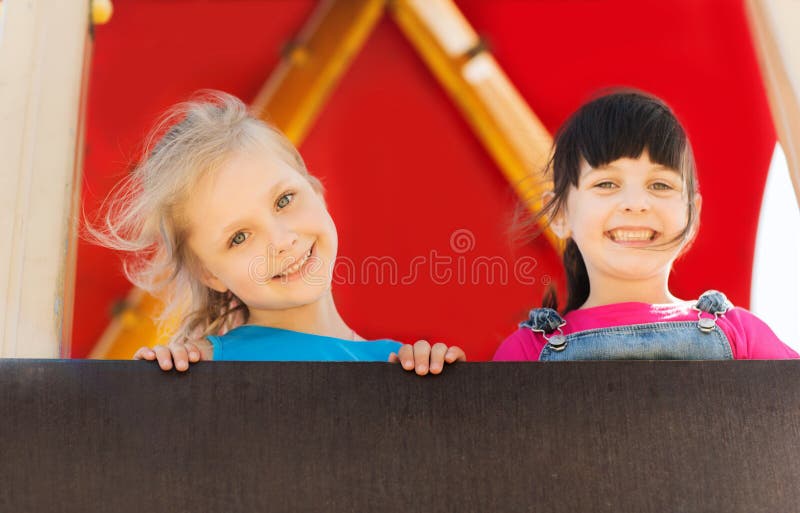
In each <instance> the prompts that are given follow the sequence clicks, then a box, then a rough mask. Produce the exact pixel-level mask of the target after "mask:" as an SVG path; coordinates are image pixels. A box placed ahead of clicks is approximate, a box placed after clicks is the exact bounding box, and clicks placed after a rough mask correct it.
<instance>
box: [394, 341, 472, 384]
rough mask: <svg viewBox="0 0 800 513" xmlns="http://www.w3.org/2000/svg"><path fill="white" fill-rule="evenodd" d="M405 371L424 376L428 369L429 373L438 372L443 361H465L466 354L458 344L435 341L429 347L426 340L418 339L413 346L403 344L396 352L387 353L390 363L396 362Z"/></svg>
mask: <svg viewBox="0 0 800 513" xmlns="http://www.w3.org/2000/svg"><path fill="white" fill-rule="evenodd" d="M398 361H399V362H400V364H401V365H402V366H403V369H405V370H407V371H412V370H414V371H416V373H417V374H418V375H420V376H424V375H426V374H427V373H428V371H430V373H431V374H440V373H441V372H442V369H443V368H444V364H445V363H453V362H466V361H467V355H466V354H465V353H464V351H463V350H462V349H461V348H460V347H458V346H450V347H447V346H446V345H444V344H442V343H441V342H437V343H436V344H434V345H433V347H431V345H430V343H429V342H428V341H427V340H418V341H417V342H416V343H415V344H414V345H413V346H412V345H411V344H403V347H401V348H400V349H399V350H398V351H397V353H392V354H390V355H389V362H390V363H397V362H398Z"/></svg>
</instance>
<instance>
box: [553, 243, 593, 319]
mask: <svg viewBox="0 0 800 513" xmlns="http://www.w3.org/2000/svg"><path fill="white" fill-rule="evenodd" d="M562 261H563V262H564V271H565V272H566V275H567V305H566V306H565V307H564V311H563V312H561V313H562V315H566V314H567V313H569V312H571V311H572V310H577V309H578V308H580V306H581V305H583V304H584V303H585V302H586V300H587V299H588V298H589V273H588V272H587V271H586V264H585V263H584V262H583V255H581V250H580V249H578V245H577V244H575V241H574V240H572V239H571V238H570V239H567V243H566V245H565V247H564V254H563V256H562ZM542 306H543V307H544V308H552V309H553V310H558V295H557V294H556V288H555V287H554V286H553V285H552V283H551V284H550V286H548V288H547V290H546V291H545V293H544V297H543V298H542Z"/></svg>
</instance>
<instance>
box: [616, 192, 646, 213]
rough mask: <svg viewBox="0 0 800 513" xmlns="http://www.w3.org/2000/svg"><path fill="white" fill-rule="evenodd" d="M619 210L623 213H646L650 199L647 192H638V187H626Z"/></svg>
mask: <svg viewBox="0 0 800 513" xmlns="http://www.w3.org/2000/svg"><path fill="white" fill-rule="evenodd" d="M620 209H622V210H624V211H625V212H634V213H638V212H646V211H647V210H649V209H650V197H649V196H648V194H647V191H643V190H640V189H639V188H638V187H628V188H627V190H625V191H624V192H623V195H622V202H621V204H620Z"/></svg>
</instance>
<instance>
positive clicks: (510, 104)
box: [389, 0, 561, 252]
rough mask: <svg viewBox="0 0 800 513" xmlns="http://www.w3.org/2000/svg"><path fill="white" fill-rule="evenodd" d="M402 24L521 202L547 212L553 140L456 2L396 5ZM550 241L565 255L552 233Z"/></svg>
mask: <svg viewBox="0 0 800 513" xmlns="http://www.w3.org/2000/svg"><path fill="white" fill-rule="evenodd" d="M389 5H390V8H391V11H392V14H393V16H394V19H395V20H396V21H397V24H398V25H399V26H400V28H401V29H402V30H403V32H404V33H405V35H406V37H408V39H409V41H410V42H411V44H413V45H414V47H415V48H416V49H417V51H418V52H419V54H420V55H421V56H422V58H423V59H424V60H425V62H426V63H427V65H428V67H429V68H430V69H431V71H432V72H433V74H434V75H435V76H436V78H437V79H438V80H439V82H440V83H441V84H442V86H443V87H444V88H445V90H446V91H447V92H448V93H449V94H450V97H451V98H452V99H453V101H454V102H455V103H456V105H457V106H458V107H459V109H461V112H462V113H463V114H464V117H465V119H466V120H467V122H468V123H469V124H470V125H471V126H472V128H473V130H474V131H475V133H476V134H477V136H478V138H479V139H480V140H481V141H482V142H483V144H484V146H485V147H486V149H487V150H488V152H489V153H490V154H491V156H492V157H493V158H494V160H495V162H496V163H497V165H498V167H500V169H501V170H502V172H503V174H504V175H505V177H506V178H507V179H508V181H509V183H510V184H511V186H512V187H513V188H514V190H515V191H516V192H517V194H518V195H519V197H520V198H521V199H522V200H523V201H524V202H525V203H526V205H528V206H529V207H530V208H531V209H532V210H534V211H538V210H539V209H541V207H542V201H541V198H542V194H543V193H544V192H545V191H546V190H548V188H549V182H548V181H547V180H545V179H542V178H541V173H540V172H541V171H542V170H543V169H544V168H545V166H546V164H547V159H548V156H549V152H550V148H551V145H552V138H551V136H550V133H549V132H548V131H547V129H546V128H545V127H544V125H543V124H542V123H541V121H540V120H539V118H537V117H536V115H535V114H534V113H533V111H531V109H530V108H529V107H528V105H527V103H525V100H524V99H523V98H522V96H520V94H519V93H518V92H517V90H516V89H515V88H514V86H513V85H512V84H511V81H510V80H509V79H508V77H507V76H506V74H505V73H504V72H503V70H502V69H501V68H500V66H499V65H498V64H497V61H495V59H494V58H493V57H492V56H491V55H490V54H489V52H488V51H487V49H486V48H485V45H484V44H483V42H482V41H481V39H480V38H479V37H478V35H477V34H476V33H475V31H474V30H473V29H472V27H471V26H470V24H469V22H468V21H467V20H466V18H464V16H463V15H462V14H461V12H460V11H459V10H458V7H456V5H455V4H454V3H453V2H452V1H451V0H395V1H393V2H391V3H390V4H389ZM544 233H545V235H546V237H547V239H548V241H550V243H551V244H552V246H553V247H554V248H556V250H557V251H559V252H560V251H561V241H560V240H559V239H558V237H556V236H555V234H554V233H552V231H551V230H549V229H545V231H544Z"/></svg>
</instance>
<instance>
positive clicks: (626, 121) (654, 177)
mask: <svg viewBox="0 0 800 513" xmlns="http://www.w3.org/2000/svg"><path fill="white" fill-rule="evenodd" d="M548 172H550V173H552V181H553V189H552V191H551V192H549V193H548V194H547V195H546V197H545V204H544V208H543V209H542V211H541V212H540V213H539V217H540V218H545V219H549V224H550V227H551V228H552V230H553V231H554V232H555V234H556V235H558V236H559V237H560V238H562V239H564V240H565V250H564V254H563V262H564V267H565V271H566V276H567V298H566V305H565V307H564V308H563V310H561V312H560V313H559V312H558V311H557V308H558V301H557V298H556V294H555V289H554V288H551V289H550V291H548V293H547V294H546V295H545V298H544V301H543V305H542V308H536V309H534V310H531V312H530V315H529V317H528V319H527V320H525V321H524V322H522V323H521V324H520V328H519V329H518V330H517V331H516V332H514V333H513V334H511V336H509V337H508V338H507V339H506V340H505V341H504V342H503V343H502V344H501V345H500V347H499V349H498V350H497V352H496V354H495V356H494V359H495V360H541V361H555V360H617V359H625V360H640V359H646V360H663V359H677V360H724V359H781V358H797V357H798V355H797V353H795V352H794V351H793V350H792V349H790V348H789V347H788V346H786V345H785V344H784V343H783V342H781V341H780V340H779V339H778V338H777V336H776V335H775V334H774V333H773V332H772V330H771V329H770V328H769V327H768V326H767V325H766V324H765V323H764V322H763V321H761V320H760V319H758V318H757V317H756V316H755V315H753V314H752V313H750V312H748V311H747V310H744V309H742V308H738V307H734V306H733V305H732V304H731V303H730V301H728V299H727V298H726V297H725V295H724V294H723V293H721V292H718V291H715V290H709V291H707V292H705V293H703V294H702V295H701V296H700V297H699V298H696V299H693V300H688V301H685V300H681V299H679V298H677V297H675V296H674V295H673V294H672V293H671V292H670V290H669V284H668V280H669V274H670V270H671V268H672V263H673V262H674V261H675V259H676V258H677V257H678V256H680V255H681V254H682V253H683V252H684V251H686V250H687V249H688V247H689V245H690V243H691V241H692V239H693V238H694V236H695V235H696V233H697V229H698V219H699V215H698V214H699V211H700V205H701V201H702V200H701V196H700V194H699V192H698V190H697V179H696V173H695V163H694V157H693V156H692V150H691V146H690V145H689V141H688V139H687V137H686V132H685V131H684V129H683V127H682V126H681V124H680V123H679V122H678V120H677V119H676V117H675V115H674V114H673V113H672V111H671V110H670V108H669V107H667V105H666V104H664V102H662V101H661V100H659V99H657V98H655V97H652V96H650V95H647V94H644V93H641V92H637V91H624V92H617V93H613V94H608V95H605V96H602V97H599V98H597V99H595V100H593V101H590V102H589V103H587V104H585V105H584V106H582V107H581V108H580V109H579V110H578V111H577V112H575V113H574V114H573V115H572V117H571V118H570V119H569V120H567V122H566V123H565V124H564V126H562V127H561V129H560V130H559V132H558V134H557V135H556V140H555V145H554V152H553V156H552V158H551V160H550V163H549V166H548Z"/></svg>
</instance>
